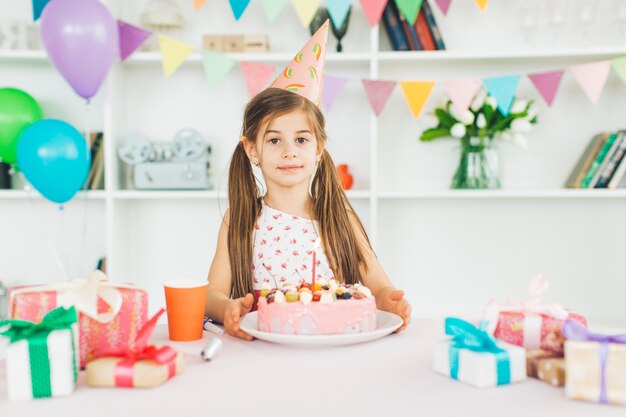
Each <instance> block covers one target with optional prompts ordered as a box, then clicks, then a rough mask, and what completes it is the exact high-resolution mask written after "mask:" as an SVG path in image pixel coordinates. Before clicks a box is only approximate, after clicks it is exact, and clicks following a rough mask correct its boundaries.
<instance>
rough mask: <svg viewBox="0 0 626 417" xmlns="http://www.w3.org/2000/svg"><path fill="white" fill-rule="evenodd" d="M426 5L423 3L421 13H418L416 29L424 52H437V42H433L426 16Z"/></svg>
mask: <svg viewBox="0 0 626 417" xmlns="http://www.w3.org/2000/svg"><path fill="white" fill-rule="evenodd" d="M424 3H426V1H424V2H423V3H422V8H421V11H420V12H419V13H418V15H417V19H415V25H414V29H415V33H417V38H418V39H419V42H420V45H421V46H422V49H423V50H424V51H436V50H437V47H436V46H435V41H434V40H433V36H432V34H431V32H430V29H429V27H428V22H427V21H426V16H425V14H424V6H423V5H424Z"/></svg>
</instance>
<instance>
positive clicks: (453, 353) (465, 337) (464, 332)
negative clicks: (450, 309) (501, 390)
mask: <svg viewBox="0 0 626 417" xmlns="http://www.w3.org/2000/svg"><path fill="white" fill-rule="evenodd" d="M445 327H446V334H447V335H450V336H452V338H453V339H452V343H451V344H450V353H449V354H450V376H451V377H452V378H453V379H458V375H459V350H460V349H467V350H471V351H472V352H479V353H490V354H493V355H494V357H495V360H496V370H497V385H504V384H509V383H510V382H511V360H510V357H509V353H508V352H507V351H506V350H504V349H502V348H501V347H499V346H498V344H497V343H496V341H495V339H494V338H493V337H492V336H491V335H490V334H489V333H487V332H486V331H485V330H484V328H485V327H486V323H481V326H480V327H478V328H477V327H475V326H473V325H472V324H471V323H468V322H467V321H465V320H461V319H457V318H452V317H448V318H446V321H445Z"/></svg>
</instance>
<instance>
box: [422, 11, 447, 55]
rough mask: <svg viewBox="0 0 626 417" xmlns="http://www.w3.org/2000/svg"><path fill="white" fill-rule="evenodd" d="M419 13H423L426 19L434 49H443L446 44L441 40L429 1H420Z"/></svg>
mask: <svg viewBox="0 0 626 417" xmlns="http://www.w3.org/2000/svg"><path fill="white" fill-rule="evenodd" d="M420 14H423V15H424V19H426V22H427V23H428V29H429V31H430V35H431V37H432V40H433V42H434V44H435V49H437V50H438V51H443V50H445V49H446V45H445V43H444V42H443V37H442V36H441V31H440V30H439V26H438V25H437V21H436V20H435V15H434V14H433V9H432V8H431V7H430V3H429V2H428V0H424V2H422V8H421V12H420Z"/></svg>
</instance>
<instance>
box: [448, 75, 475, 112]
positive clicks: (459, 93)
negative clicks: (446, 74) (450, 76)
mask: <svg viewBox="0 0 626 417" xmlns="http://www.w3.org/2000/svg"><path fill="white" fill-rule="evenodd" d="M441 84H442V86H443V89H444V90H445V91H446V93H448V97H450V100H452V104H453V105H454V107H455V108H456V109H457V110H458V111H459V113H462V112H464V111H465V110H467V109H468V108H469V106H470V104H471V103H472V100H473V99H474V96H475V95H476V93H477V92H478V90H479V89H480V86H481V82H480V80H479V79H477V78H471V79H460V80H448V81H443V82H442V83H441Z"/></svg>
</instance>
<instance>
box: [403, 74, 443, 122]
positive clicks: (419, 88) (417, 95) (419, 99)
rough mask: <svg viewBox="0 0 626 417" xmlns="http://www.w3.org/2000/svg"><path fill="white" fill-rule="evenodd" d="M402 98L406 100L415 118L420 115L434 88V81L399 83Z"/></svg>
mask: <svg viewBox="0 0 626 417" xmlns="http://www.w3.org/2000/svg"><path fill="white" fill-rule="evenodd" d="M400 86H401V87H402V92H403V93H404V98H405V99H406V102H407V104H408V105H409V108H410V109H411V113H412V114H413V117H415V118H417V117H419V116H420V114H421V113H422V110H423V109H424V105H425V104H426V101H428V97H430V93H431V92H432V91H433V88H434V87H435V82H434V81H400Z"/></svg>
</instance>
